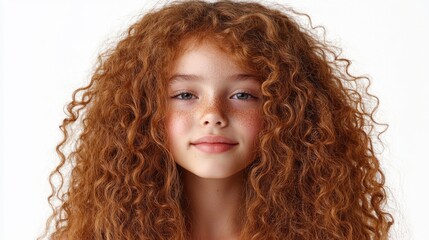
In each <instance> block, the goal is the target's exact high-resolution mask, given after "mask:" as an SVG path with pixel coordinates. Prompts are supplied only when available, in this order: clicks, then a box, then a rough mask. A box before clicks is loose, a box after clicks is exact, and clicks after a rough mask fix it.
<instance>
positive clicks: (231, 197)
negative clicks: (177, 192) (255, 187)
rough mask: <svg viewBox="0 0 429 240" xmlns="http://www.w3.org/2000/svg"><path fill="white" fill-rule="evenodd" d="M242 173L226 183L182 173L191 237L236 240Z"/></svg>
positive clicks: (222, 180) (240, 202)
mask: <svg viewBox="0 0 429 240" xmlns="http://www.w3.org/2000/svg"><path fill="white" fill-rule="evenodd" d="M242 179H243V173H242V171H241V172H239V173H237V174H235V175H233V176H231V177H228V178H224V179H205V178H201V177H199V176H197V175H195V174H193V173H191V172H189V171H187V170H185V169H183V183H184V194H185V196H186V198H187V199H188V203H189V211H190V212H189V213H190V215H189V216H190V221H191V229H190V230H191V236H192V237H193V238H195V239H208V240H209V239H236V238H237V237H238V233H239V229H240V227H239V222H240V221H239V214H240V212H239V209H240V206H241V205H242V195H241V193H242V190H243V182H242Z"/></svg>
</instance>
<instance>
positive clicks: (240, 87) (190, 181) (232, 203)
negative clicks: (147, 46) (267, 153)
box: [166, 41, 262, 240]
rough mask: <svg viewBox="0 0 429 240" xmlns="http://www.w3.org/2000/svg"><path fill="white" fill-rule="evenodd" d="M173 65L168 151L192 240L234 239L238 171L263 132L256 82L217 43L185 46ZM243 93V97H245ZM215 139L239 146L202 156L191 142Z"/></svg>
mask: <svg viewBox="0 0 429 240" xmlns="http://www.w3.org/2000/svg"><path fill="white" fill-rule="evenodd" d="M185 45H186V46H187V51H185V52H184V54H182V55H181V56H180V57H179V58H178V59H177V61H176V63H175V67H174V71H173V72H174V74H173V76H174V75H197V76H199V78H198V79H186V78H183V77H175V78H174V79H171V82H170V85H169V96H170V100H169V101H170V104H169V109H168V111H167V121H166V122H167V123H166V125H167V135H168V139H169V141H168V146H169V149H170V150H171V151H172V153H173V157H174V160H175V161H176V163H177V164H179V165H180V166H181V167H183V169H184V171H183V174H182V178H183V183H184V189H185V195H186V197H187V199H189V203H190V211H191V221H192V226H193V227H192V233H191V235H192V238H193V239H208V240H210V239H238V235H239V233H238V229H239V226H237V215H238V212H237V209H238V208H239V206H240V205H239V204H240V200H241V198H240V193H241V191H242V189H243V181H242V180H243V174H242V171H243V169H244V168H246V167H247V166H248V165H249V164H250V163H251V162H252V161H253V159H254V157H255V154H254V152H253V150H254V149H255V143H256V138H257V135H258V133H259V131H260V129H261V127H262V114H261V102H262V101H261V92H260V83H259V81H257V80H256V79H255V78H245V79H242V80H240V79H237V77H235V76H237V74H246V73H245V71H244V70H243V69H241V68H240V67H239V66H238V65H237V64H236V63H235V62H234V60H233V59H232V57H231V56H229V55H228V54H227V53H225V52H223V51H222V50H220V49H219V48H218V47H217V46H216V45H215V44H213V43H210V42H207V41H206V42H203V43H200V44H195V43H193V42H189V41H188V42H187V43H186V44H185ZM243 92H246V93H245V94H243ZM206 135H216V136H224V137H228V138H230V139H231V140H234V141H236V142H237V143H238V144H237V145H235V147H233V148H232V149H230V150H228V151H226V152H221V153H206V152H202V151H201V150H199V149H197V148H196V147H195V146H193V145H192V144H191V143H192V142H195V140H196V139H198V138H200V137H202V136H206Z"/></svg>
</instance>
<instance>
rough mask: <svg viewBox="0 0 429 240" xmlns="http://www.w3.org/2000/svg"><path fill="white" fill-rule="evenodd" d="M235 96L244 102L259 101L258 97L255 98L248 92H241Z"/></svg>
mask: <svg viewBox="0 0 429 240" xmlns="http://www.w3.org/2000/svg"><path fill="white" fill-rule="evenodd" d="M234 96H237V98H235V99H238V100H244V101H250V100H251V99H257V97H255V96H253V95H252V94H250V93H247V92H239V93H236V94H234Z"/></svg>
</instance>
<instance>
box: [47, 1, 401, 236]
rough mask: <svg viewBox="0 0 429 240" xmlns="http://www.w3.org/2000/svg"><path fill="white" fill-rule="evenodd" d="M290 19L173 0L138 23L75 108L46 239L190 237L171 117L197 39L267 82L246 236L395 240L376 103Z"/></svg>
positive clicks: (275, 12)
mask: <svg viewBox="0 0 429 240" xmlns="http://www.w3.org/2000/svg"><path fill="white" fill-rule="evenodd" d="M295 16H301V14H298V13H297V12H295V11H293V10H292V9H287V8H285V7H278V8H269V7H266V6H263V5H261V4H259V3H255V2H232V1H219V2H212V3H209V2H203V1H177V2H172V3H170V4H168V5H166V6H164V7H162V8H161V9H157V10H152V11H151V12H149V13H147V14H145V15H144V16H143V17H142V18H141V19H140V20H139V21H138V22H136V23H134V24H133V25H132V26H130V27H129V29H128V31H127V32H126V34H125V35H124V37H123V38H122V40H120V41H119V43H118V44H117V45H116V46H115V47H114V48H112V49H109V50H107V51H105V52H104V53H102V54H100V56H99V61H98V65H97V67H96V69H95V72H94V73H93V75H92V78H91V81H90V83H89V84H88V85H87V86H85V87H82V88H79V89H77V90H75V91H74V93H73V99H72V101H71V102H70V103H69V104H68V105H67V114H68V117H67V118H65V119H64V121H63V123H62V125H61V126H60V128H61V130H62V132H63V134H64V139H63V141H61V142H60V143H59V144H58V145H57V147H56V150H57V152H58V154H59V156H60V157H61V162H60V164H59V165H58V166H57V167H56V169H55V170H54V171H53V172H52V173H51V175H50V184H51V187H52V194H51V195H50V196H49V198H48V200H49V203H50V205H51V207H52V208H53V214H52V215H51V217H50V218H49V219H48V221H47V224H46V225H47V226H46V230H45V233H44V235H43V236H42V237H40V238H43V237H46V236H47V235H49V237H50V239H106V240H110V239H188V237H189V235H188V231H187V230H188V228H189V221H188V220H189V219H188V217H187V214H186V211H185V210H186V209H185V205H186V202H185V201H184V197H183V195H182V183H181V181H180V176H179V174H180V173H179V169H178V167H177V166H176V164H175V162H174V160H173V158H172V155H171V153H170V151H169V150H168V149H167V148H166V145H165V139H166V134H165V133H166V131H165V128H164V113H165V110H166V107H167V101H166V100H167V92H166V89H167V87H166V86H167V85H166V84H167V81H166V80H167V79H168V76H169V74H170V72H169V70H170V69H171V66H172V63H173V62H174V60H175V59H176V58H177V56H178V55H179V54H180V53H181V49H182V48H181V44H182V43H183V42H184V41H186V40H188V39H196V40H198V41H212V42H215V43H217V44H218V45H219V47H220V48H222V49H223V50H224V51H226V52H227V53H229V54H231V56H233V57H234V59H235V60H236V61H237V62H238V63H239V64H240V65H241V66H243V67H244V68H246V69H248V70H249V71H253V73H255V74H257V75H258V77H259V78H260V79H261V81H262V85H261V90H262V93H263V96H264V104H263V114H264V116H263V117H264V129H263V130H262V131H261V132H260V137H259V147H258V154H257V157H256V158H255V160H254V162H253V163H252V164H251V165H249V166H248V167H247V168H246V169H245V179H244V182H245V192H244V194H243V209H244V210H243V218H242V219H243V222H242V232H241V235H240V239H252V240H256V239H294V240H296V239H342V240H344V239H360V240H362V239H387V238H388V232H389V229H390V227H391V225H392V224H393V222H394V220H393V217H392V215H391V214H389V213H388V212H386V211H384V210H383V206H384V204H385V202H386V197H387V194H386V187H385V186H384V184H385V177H384V174H383V172H382V170H381V168H380V164H379V160H378V158H377V157H376V153H375V151H374V148H373V140H372V138H371V133H372V132H373V130H374V127H375V126H376V125H379V123H377V122H376V121H375V120H374V119H373V114H374V112H375V110H376V109H377V107H378V98H377V97H376V96H374V95H371V94H369V93H368V92H367V89H368V88H365V92H363V91H360V89H359V86H361V85H359V81H361V80H368V81H369V79H368V78H367V77H364V76H359V77H356V76H353V75H352V74H350V73H349V67H350V64H351V62H350V61H349V60H348V59H345V58H342V57H340V51H339V49H338V48H335V47H333V46H330V45H329V44H328V43H326V41H325V40H323V39H322V40H320V38H319V37H318V36H317V34H316V33H315V31H314V30H315V28H312V27H311V28H309V29H306V28H304V27H303V26H302V25H301V24H299V23H298V21H297V18H295ZM307 17H308V16H307ZM310 26H311V22H310ZM368 87H369V86H368ZM364 93H367V94H368V96H370V97H371V98H372V99H376V100H377V101H376V103H377V104H376V105H375V107H374V108H372V109H367V107H368V103H367V102H366V101H365V98H364V97H363V96H364V95H363V94H364ZM382 125H383V124H382ZM384 125H387V124H384ZM72 126H78V127H79V128H72ZM383 132H384V131H383ZM383 132H381V133H383ZM381 133H379V134H378V135H377V138H378V139H379V135H380V134H381ZM75 135H76V136H75ZM73 136H75V137H76V139H75V140H73V139H72V137H73ZM70 142H73V143H74V144H75V145H72V147H73V146H74V148H72V149H71V150H70V152H69V153H67V151H66V150H67V148H66V147H67V146H69V145H70ZM68 170H70V171H69V174H66V173H64V172H66V171H68ZM66 175H67V176H66ZM65 179H67V180H65ZM49 229H51V230H49ZM52 229H53V230H52ZM48 232H49V233H48Z"/></svg>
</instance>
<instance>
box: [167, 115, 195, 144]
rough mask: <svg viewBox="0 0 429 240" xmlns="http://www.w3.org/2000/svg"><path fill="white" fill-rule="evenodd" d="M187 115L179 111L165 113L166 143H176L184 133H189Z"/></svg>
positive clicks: (188, 118) (188, 117)
mask: <svg viewBox="0 0 429 240" xmlns="http://www.w3.org/2000/svg"><path fill="white" fill-rule="evenodd" d="M190 117H191V115H190V114H189V113H185V112H181V111H167V114H166V128H167V138H168V141H169V142H170V143H171V142H175V141H178V138H179V137H181V138H182V139H183V137H184V136H185V135H184V133H186V132H189V124H190V122H191V121H190V120H191V119H190Z"/></svg>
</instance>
